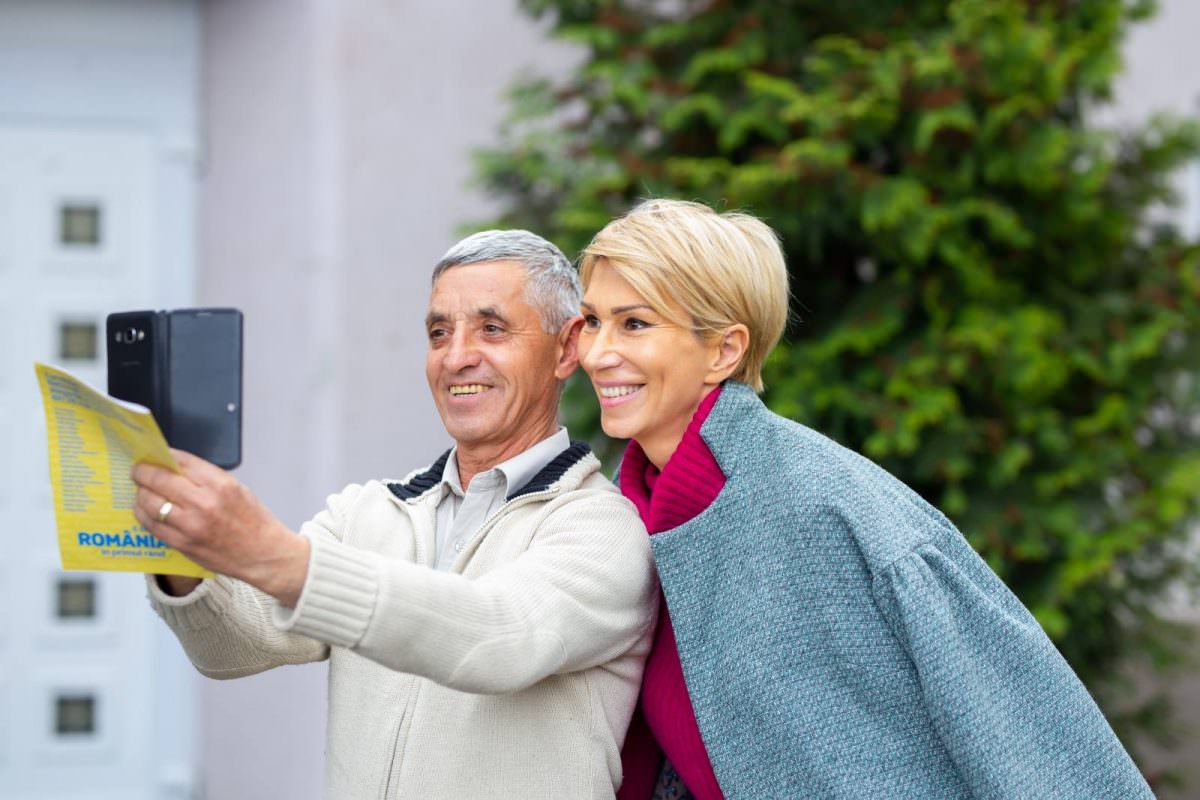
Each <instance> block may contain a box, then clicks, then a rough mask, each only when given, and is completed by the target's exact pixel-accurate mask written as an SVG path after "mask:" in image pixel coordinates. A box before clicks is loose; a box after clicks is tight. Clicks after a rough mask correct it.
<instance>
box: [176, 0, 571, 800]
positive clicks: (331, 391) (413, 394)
mask: <svg viewBox="0 0 1200 800" xmlns="http://www.w3.org/2000/svg"><path fill="white" fill-rule="evenodd" d="M204 28H205V31H204V50H203V63H204V75H203V83H204V87H203V89H204V107H203V115H204V120H205V122H204V131H205V134H204V148H205V153H204V158H203V164H204V166H203V176H202V182H201V199H200V224H199V240H200V260H199V264H198V269H197V272H198V274H199V276H200V278H199V287H198V290H199V300H200V302H202V303H207V304H228V305H236V306H239V307H240V308H242V309H243V310H244V311H245V313H246V344H245V368H246V376H245V399H244V408H245V417H244V425H245V430H244V451H245V460H244V463H243V466H242V467H241V468H240V469H239V471H238V475H239V477H240V478H241V479H242V480H243V481H244V482H246V483H247V484H248V485H249V486H250V487H251V488H252V489H254V490H255V491H256V492H257V493H258V494H259V495H260V496H261V497H262V498H263V499H264V500H265V501H266V502H267V504H268V505H269V506H270V507H271V508H272V509H274V510H275V511H276V513H277V514H278V515H279V516H280V517H281V518H282V519H283V521H284V522H285V523H287V524H288V525H291V526H297V525H299V523H300V522H301V521H302V520H304V519H306V518H307V517H308V516H310V515H311V514H312V513H314V512H315V511H316V510H317V509H319V508H320V507H321V504H322V503H323V502H324V498H325V496H326V495H327V494H329V493H331V492H334V491H337V490H339V489H340V488H341V487H342V486H344V485H345V484H346V483H348V482H350V481H362V480H365V479H368V478H376V477H401V476H402V475H403V474H404V473H406V472H408V471H409V470H411V469H413V468H415V467H417V466H420V465H422V464H423V463H426V462H428V461H429V460H432V458H433V457H434V456H436V455H437V454H438V453H439V452H440V451H441V449H442V448H444V447H446V446H447V445H448V440H447V438H446V436H445V434H444V432H443V431H442V428H441V425H440V423H439V421H438V419H437V416H436V414H435V412H434V409H433V405H432V402H431V401H430V399H429V397H428V392H427V389H426V386H425V379H424V372H423V363H424V347H425V345H424V336H423V330H422V319H423V317H424V313H425V301H426V298H427V295H428V285H429V277H428V276H429V272H430V270H431V269H432V267H433V264H434V263H435V262H436V260H437V258H438V257H439V256H440V255H441V254H442V253H443V252H444V251H445V250H446V248H447V247H448V246H449V245H450V244H452V243H453V241H454V240H455V239H456V238H457V234H456V228H457V227H458V226H460V225H462V224H463V223H465V222H468V221H470V220H477V219H483V218H486V217H487V215H488V212H489V207H488V204H487V202H486V201H485V200H484V199H483V198H481V197H479V196H478V195H477V194H475V193H472V192H471V191H470V190H469V189H468V188H467V185H466V184H467V180H468V178H469V176H470V174H471V164H470V161H469V158H468V155H469V152H470V150H471V148H472V147H475V146H478V145H482V144H485V143H487V142H489V141H491V139H492V137H493V135H494V131H495V130H496V129H497V126H498V123H499V120H500V116H501V113H502V110H503V105H502V102H501V92H502V90H503V88H504V87H505V86H507V85H508V84H509V82H510V81H511V80H512V78H513V77H514V76H515V74H516V73H517V71H518V70H519V69H521V68H522V67H524V66H531V65H536V66H538V67H540V68H541V69H542V70H554V69H559V68H562V65H564V64H565V63H567V59H568V57H569V54H568V53H567V52H565V51H564V50H562V49H556V48H553V47H551V46H549V45H548V44H546V43H544V42H542V40H541V37H540V36H539V33H538V30H537V28H536V27H535V25H534V24H533V23H532V22H531V21H529V20H528V19H526V18H524V17H521V16H519V15H518V14H517V12H516V10H515V3H513V2H471V1H469V0H449V1H446V2H438V1H437V0H417V1H414V2H403V3H401V2H395V0H392V1H391V2H387V1H385V0H360V1H359V2H337V1H336V0H255V1H254V2H238V1H237V0H211V1H210V2H208V3H207V4H205V6H204ZM324 680H325V669H324V666H323V665H317V666H309V667H290V668H284V669H280V670H275V671H273V672H271V673H268V674H266V675H262V676H257V677H254V678H250V679H244V680H240V681H232V682H227V683H217V682H212V681H207V680H203V679H200V682H201V688H200V692H201V700H200V708H201V716H202V720H203V723H202V725H203V731H202V743H203V765H204V766H203V769H204V777H205V781H206V784H207V785H206V796H208V797H211V798H220V799H221V800H240V799H241V798H246V799H247V800H249V799H250V798H254V799H255V800H258V799H259V798H264V797H280V798H282V797H286V798H289V800H293V799H294V800H303V799H304V798H316V797H318V796H319V790H320V786H321V770H322V757H321V754H322V744H323V736H324V703H325V689H324Z"/></svg>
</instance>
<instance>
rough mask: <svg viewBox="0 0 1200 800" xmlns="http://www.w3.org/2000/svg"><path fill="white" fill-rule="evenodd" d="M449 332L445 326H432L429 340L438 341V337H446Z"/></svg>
mask: <svg viewBox="0 0 1200 800" xmlns="http://www.w3.org/2000/svg"><path fill="white" fill-rule="evenodd" d="M449 333H450V332H449V331H448V330H446V329H445V328H430V329H429V341H431V342H436V341H437V340H438V339H444V338H446V336H447V335H448V334H449Z"/></svg>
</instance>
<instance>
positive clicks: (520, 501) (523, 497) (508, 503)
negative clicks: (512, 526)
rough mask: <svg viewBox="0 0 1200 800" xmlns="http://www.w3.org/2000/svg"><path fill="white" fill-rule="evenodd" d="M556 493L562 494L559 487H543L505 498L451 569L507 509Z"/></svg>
mask: <svg viewBox="0 0 1200 800" xmlns="http://www.w3.org/2000/svg"><path fill="white" fill-rule="evenodd" d="M556 494H561V492H560V490H559V489H543V490H542V491H540V492H530V493H529V494H523V495H521V496H520V497H517V498H514V499H512V500H505V501H504V503H503V504H502V505H501V506H500V507H499V508H497V509H496V513H494V514H492V516H491V517H489V518H488V519H487V520H485V521H484V523H483V524H482V525H480V526H479V529H478V530H476V531H475V532H474V533H473V534H471V538H470V539H467V541H466V542H464V543H463V549H462V552H460V553H459V554H458V555H457V556H455V558H454V563H453V564H451V570H453V569H454V568H455V567H457V566H458V561H459V559H461V558H462V557H463V554H464V553H467V552H469V551H470V550H471V548H472V547H474V545H475V543H476V542H477V541H479V540H480V539H481V538H483V535H484V534H485V533H487V532H488V531H489V530H491V529H492V528H494V527H495V526H496V524H497V523H498V522H499V521H500V517H501V516H503V514H504V513H505V512H506V511H508V510H510V509H512V508H515V507H518V506H520V505H524V503H525V501H526V500H529V501H533V500H545V499H546V498H549V497H553V496H554V495H556Z"/></svg>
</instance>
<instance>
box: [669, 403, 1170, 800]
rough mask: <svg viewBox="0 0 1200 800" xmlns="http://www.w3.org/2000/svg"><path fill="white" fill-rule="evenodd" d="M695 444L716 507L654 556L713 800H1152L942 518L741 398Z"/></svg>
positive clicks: (1064, 671) (895, 484)
mask: <svg viewBox="0 0 1200 800" xmlns="http://www.w3.org/2000/svg"><path fill="white" fill-rule="evenodd" d="M701 436H702V437H703V438H704V440H705V442H706V443H707V444H708V446H709V447H710V448H711V449H712V452H713V454H714V455H715V456H716V459H717V461H718V463H719V464H720V465H721V468H722V470H724V472H725V475H726V476H727V483H726V485H725V488H724V489H723V491H722V492H721V494H720V495H719V496H718V497H717V499H716V501H715V502H714V503H713V504H712V505H711V506H710V507H709V508H708V509H706V510H705V511H704V512H703V513H702V514H701V515H700V516H698V517H696V518H695V519H693V520H692V521H690V522H688V523H686V524H684V525H682V526H680V527H678V528H675V529H672V530H669V531H664V532H662V533H658V534H656V535H654V536H653V537H651V544H652V547H653V549H654V557H655V560H656V562H657V565H658V572H659V576H660V578H661V580H662V586H663V591H664V594H665V597H666V600H667V605H668V607H669V609H670V614H671V620H672V623H673V624H674V629H675V636H676V640H677V642H678V645H679V655H680V660H681V662H682V664H683V671H684V676H685V678H686V681H687V686H688V691H689V694H690V696H691V698H692V704H693V706H694V707H695V711H696V719H697V721H698V722H699V725H700V731H701V734H702V736H703V738H704V743H705V746H706V747H707V749H708V753H709V756H710V758H711V760H712V763H713V768H714V770H715V772H716V776H717V779H718V781H719V782H720V784H721V787H722V789H723V791H724V793H725V796H726V797H729V798H754V800H759V798H789V799H790V798H846V800H850V798H853V799H854V800H863V799H866V798H869V799H870V800H885V799H886V798H896V800H899V799H900V798H905V799H907V798H919V799H920V800H941V799H942V798H966V797H977V798H1014V799H1015V798H1021V799H1022V800H1025V799H1027V798H1038V799H1039V800H1048V799H1055V798H1063V799H1064V800H1065V799H1066V798H1070V800H1079V799H1080V798H1113V800H1117V798H1120V800H1130V798H1151V797H1153V795H1152V794H1151V792H1150V789H1149V787H1148V786H1147V785H1146V783H1145V781H1144V780H1143V779H1142V777H1141V775H1140V774H1139V772H1138V770H1137V768H1136V767H1135V766H1134V764H1133V762H1132V761H1131V760H1130V758H1129V756H1128V755H1127V754H1126V753H1125V750H1124V749H1123V748H1122V747H1121V744H1120V743H1119V742H1118V740H1117V738H1116V736H1115V735H1114V734H1113V732H1112V730H1111V728H1110V727H1109V726H1108V723H1107V722H1106V721H1105V719H1104V717H1103V715H1102V714H1101V712H1100V710H1099V709H1098V708H1097V706H1096V704H1095V703H1094V702H1093V701H1092V698H1091V696H1090V695H1089V694H1088V692H1087V690H1086V689H1085V688H1084V687H1083V685H1082V684H1081V683H1080V681H1079V679H1078V678H1077V677H1076V676H1075V674H1074V672H1072V670H1071V668H1070V667H1069V666H1068V665H1067V663H1066V661H1064V660H1063V658H1062V657H1061V656H1060V655H1059V653H1058V651H1057V650H1056V649H1055V647H1054V645H1053V644H1051V642H1050V640H1049V639H1048V638H1047V637H1046V635H1045V633H1043V631H1042V629H1041V628H1040V627H1039V626H1038V624H1037V622H1036V621H1035V620H1034V618H1033V616H1032V615H1031V614H1030V613H1029V612H1028V611H1027V610H1026V609H1025V608H1024V606H1022V605H1021V603H1020V601H1018V600H1017V598H1016V597H1015V596H1014V595H1013V594H1012V593H1011V592H1010V591H1009V590H1008V588H1007V587H1006V586H1005V585H1004V584H1003V583H1002V582H1001V581H1000V579H999V578H997V577H996V575H995V574H994V573H993V572H992V571H991V570H990V569H989V568H988V566H987V565H986V564H985V563H984V562H983V560H982V559H980V558H979V556H978V555H977V554H976V553H975V552H974V551H973V550H972V549H971V547H970V545H968V544H967V542H966V540H965V539H963V537H962V535H961V534H960V533H959V532H958V530H956V529H955V527H954V526H953V525H952V524H951V523H950V522H949V520H947V519H946V518H945V517H944V516H943V515H942V514H941V513H940V512H939V511H937V510H936V509H935V508H933V507H932V506H930V505H929V504H928V503H926V502H925V501H924V500H922V499H921V498H920V497H919V496H918V495H917V494H916V493H915V492H913V491H912V490H911V489H909V488H908V487H907V486H905V485H904V484H903V483H901V482H900V481H899V480H897V479H896V478H894V477H893V476H892V475H890V474H888V473H887V472H885V471H884V470H883V469H881V468H880V467H878V466H877V465H875V464H873V463H872V462H870V461H868V460H867V459H865V458H863V457H862V456H859V455H857V454H856V453H854V452H852V451H850V450H847V449H846V448H844V447H842V446H840V445H838V444H836V443H835V442H833V441H832V440H830V439H828V438H826V437H825V436H822V435H821V434H819V433H816V432H815V431H813V430H810V429H809V428H806V427H804V426H803V425H799V424H796V423H794V422H792V421H790V420H786V419H784V418H782V417H779V416H777V415H775V414H773V413H771V412H770V411H769V410H767V408H766V407H765V406H764V405H763V404H762V402H761V401H760V400H759V399H758V397H757V396H756V395H755V394H754V392H753V391H752V390H751V389H750V388H749V387H748V386H746V385H744V384H740V383H734V382H728V383H726V385H725V388H724V390H723V391H722V393H721V397H720V399H719V400H718V401H717V404H716V405H715V407H714V408H713V410H712V412H711V414H710V415H709V417H708V419H707V420H706V422H705V424H704V426H703V428H702V429H701Z"/></svg>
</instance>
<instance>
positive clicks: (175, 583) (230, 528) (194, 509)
mask: <svg viewBox="0 0 1200 800" xmlns="http://www.w3.org/2000/svg"><path fill="white" fill-rule="evenodd" d="M171 453H172V454H173V455H174V456H175V461H176V462H177V463H178V464H179V468H180V469H181V470H182V471H183V474H182V475H176V474H175V473H173V472H171V471H169V470H165V469H162V468H161V467H156V466H154V465H152V464H138V465H137V466H135V467H134V468H133V473H132V475H133V481H134V483H136V484H137V486H138V491H137V497H136V499H135V501H134V504H133V512H134V514H135V515H136V516H137V519H138V522H140V523H142V525H144V526H145V527H146V529H147V530H148V531H150V532H151V533H153V534H154V535H155V536H157V537H158V538H160V539H162V540H163V541H164V542H166V543H167V544H169V545H170V546H171V547H174V548H175V549H176V550H178V551H179V552H181V553H183V554H184V555H185V556H187V557H188V558H190V559H191V560H192V561H195V562H196V563H197V564H199V565H200V566H202V567H205V568H207V569H210V570H212V571H213V572H219V573H221V574H222V575H228V576H230V577H231V578H237V579H239V580H242V581H245V582H246V583H249V584H250V585H251V586H255V587H257V588H258V589H261V590H262V591H264V592H266V593H267V594H269V595H271V596H273V597H275V598H277V599H278V600H279V602H281V603H282V604H283V605H285V606H288V607H292V608H294V607H295V605H296V602H297V601H298V600H299V599H300V590H301V589H302V588H303V586H304V579H305V578H306V577H307V574H308V553H309V543H308V540H307V539H305V538H304V537H302V536H297V535H296V534H294V533H292V532H291V531H289V530H288V529H287V528H286V527H285V526H284V525H283V523H282V522H280V521H279V520H278V519H276V518H275V515H274V514H272V513H271V512H270V510H268V509H267V507H266V506H264V505H263V504H262V503H261V502H259V500H258V498H257V497H255V496H254V495H253V494H251V492H250V490H249V489H247V488H246V487H245V486H243V485H242V484H241V483H240V482H239V481H238V480H237V479H236V478H234V477H233V476H232V475H230V474H229V473H228V472H226V471H225V470H223V469H221V468H220V467H217V466H215V465H213V464H210V463H209V462H207V461H205V460H204V459H202V458H197V457H196V456H194V455H192V454H191V453H185V452H183V451H182V450H174V449H172V450H171ZM167 501H170V502H171V509H170V511H169V512H168V514H167V517H166V520H164V521H159V519H158V517H159V513H160V511H161V510H162V508H163V504H164V503H165V502H167ZM168 586H169V587H170V588H171V589H172V590H173V591H175V592H177V593H179V592H180V590H182V593H186V592H187V591H190V590H191V588H193V587H192V586H189V585H188V584H187V583H186V582H184V583H183V584H182V585H181V579H180V578H178V576H173V577H172V578H169V579H168Z"/></svg>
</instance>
